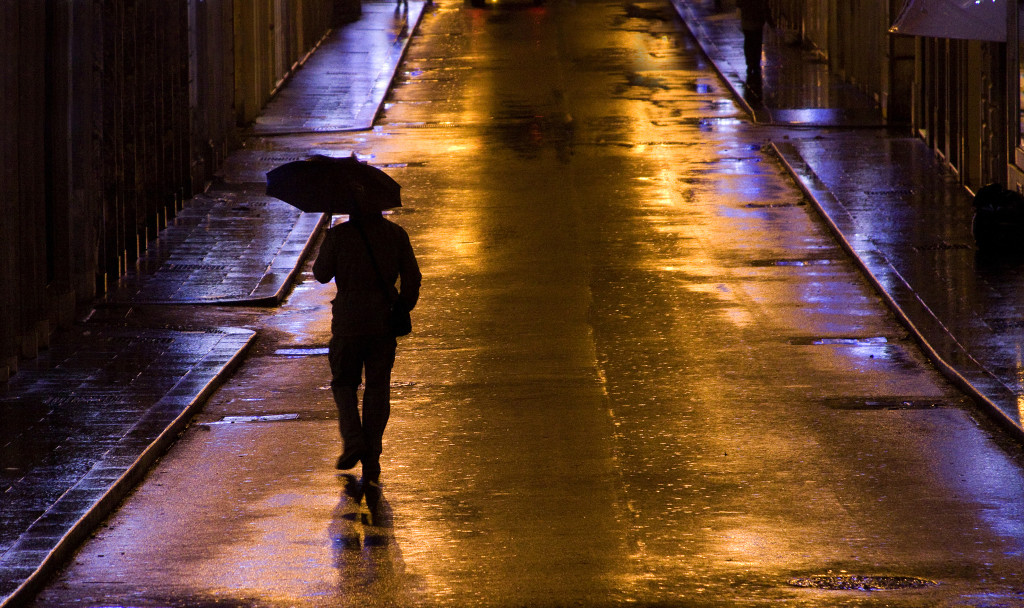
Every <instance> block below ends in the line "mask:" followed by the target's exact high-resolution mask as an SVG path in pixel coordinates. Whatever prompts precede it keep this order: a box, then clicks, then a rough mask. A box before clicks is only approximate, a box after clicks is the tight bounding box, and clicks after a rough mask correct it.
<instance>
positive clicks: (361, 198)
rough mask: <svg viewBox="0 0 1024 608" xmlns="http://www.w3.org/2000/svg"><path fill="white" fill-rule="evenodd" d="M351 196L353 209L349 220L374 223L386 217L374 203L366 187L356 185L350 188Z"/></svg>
mask: <svg viewBox="0 0 1024 608" xmlns="http://www.w3.org/2000/svg"><path fill="white" fill-rule="evenodd" d="M349 196H351V200H352V209H351V213H349V218H350V219H352V220H357V221H372V220H374V219H376V218H381V217H384V216H383V215H382V214H381V211H380V208H379V207H378V206H377V205H376V204H375V203H374V202H373V200H372V199H371V197H370V194H369V192H367V190H366V186H364V185H363V184H360V183H358V182H357V183H354V184H352V186H351V187H350V188H349Z"/></svg>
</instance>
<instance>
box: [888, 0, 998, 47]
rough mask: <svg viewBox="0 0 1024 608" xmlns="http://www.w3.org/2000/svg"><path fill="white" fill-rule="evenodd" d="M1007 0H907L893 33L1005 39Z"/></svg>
mask: <svg viewBox="0 0 1024 608" xmlns="http://www.w3.org/2000/svg"><path fill="white" fill-rule="evenodd" d="M1006 16H1007V15H1006V0H906V4H905V5H904V6H903V11H902V12H901V13H900V16H899V17H898V18H897V19H896V23H894V24H893V26H892V27H891V28H889V32H890V33H892V34H905V35H907V36H930V37H932V38H956V39H959V40H990V41H993V42H1006Z"/></svg>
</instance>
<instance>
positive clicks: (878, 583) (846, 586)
mask: <svg viewBox="0 0 1024 608" xmlns="http://www.w3.org/2000/svg"><path fill="white" fill-rule="evenodd" d="M789 584H790V585H792V586H794V587H805V588H809V589H824V590H827V591H895V590H899V589H921V588H923V587H931V586H934V585H938V583H936V582H935V581H930V580H927V579H923V578H917V577H915V576H861V575H858V574H819V575H815V576H808V577H801V578H793V579H790V580H789Z"/></svg>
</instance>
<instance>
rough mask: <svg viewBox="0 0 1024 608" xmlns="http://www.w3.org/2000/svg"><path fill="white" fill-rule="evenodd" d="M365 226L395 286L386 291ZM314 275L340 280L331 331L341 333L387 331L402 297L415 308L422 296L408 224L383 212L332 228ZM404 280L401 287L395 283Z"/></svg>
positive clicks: (323, 280) (319, 278)
mask: <svg viewBox="0 0 1024 608" xmlns="http://www.w3.org/2000/svg"><path fill="white" fill-rule="evenodd" d="M358 228H362V230H363V232H364V233H365V234H366V238H367V240H368V241H369V242H370V244H371V246H372V247H373V255H374V257H375V258H376V260H377V266H378V267H379V268H380V272H381V274H383V276H384V280H385V282H386V283H387V285H388V287H389V291H390V293H387V294H385V293H384V290H383V289H382V287H381V284H380V281H379V279H378V278H377V273H376V272H375V271H374V269H373V264H372V263H371V261H370V255H369V253H368V252H367V249H366V241H364V240H363V237H362V236H360V234H359V230H358ZM313 276H314V277H316V280H317V281H320V282H321V283H328V282H330V281H331V279H334V283H335V285H336V286H337V288H338V293H337V295H336V296H335V298H334V306H333V319H332V321H331V331H332V332H333V333H334V335H336V336H375V335H386V334H388V333H389V331H388V323H387V318H388V310H389V309H390V305H391V302H392V301H393V300H394V299H395V298H396V297H397V298H398V299H399V300H400V301H401V303H402V304H403V305H404V306H405V307H406V308H408V309H409V310H412V309H413V307H414V306H416V302H417V300H419V297H420V281H421V280H422V275H421V274H420V268H419V265H418V264H417V263H416V256H415V255H414V254H413V251H412V244H411V243H410V242H409V234H408V233H407V232H406V231H405V229H404V228H402V227H401V226H399V225H398V224H395V223H394V222H391V221H389V220H387V219H385V218H384V217H382V216H375V217H370V218H367V219H364V220H361V221H359V222H358V223H357V222H353V221H349V222H345V223H343V224H338V225H337V226H335V227H333V228H331V229H330V230H328V231H327V235H326V236H325V237H324V242H323V244H322V245H320V252H319V253H318V254H317V258H316V261H315V262H314V263H313ZM399 278H400V279H401V290H400V292H398V291H396V290H395V288H394V285H395V281H397V280H398V279H399Z"/></svg>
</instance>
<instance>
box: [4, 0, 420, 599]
mask: <svg viewBox="0 0 1024 608" xmlns="http://www.w3.org/2000/svg"><path fill="white" fill-rule="evenodd" d="M423 11H424V3H423V2H417V1H415V0H414V1H410V2H409V8H408V13H407V14H405V13H403V14H399V13H396V12H395V5H394V4H393V3H390V2H388V3H384V2H379V3H377V2H365V1H364V4H363V16H362V18H361V19H360V20H359V21H357V22H355V23H353V24H350V25H348V26H345V27H344V28H341V29H339V30H336V31H335V32H333V33H332V34H331V35H330V36H329V37H328V38H327V39H326V40H325V41H324V42H323V44H322V45H321V47H320V48H319V49H318V50H317V51H316V52H315V53H314V54H313V55H312V56H311V57H310V58H309V60H308V61H307V62H306V64H305V65H304V66H303V67H302V68H301V70H300V71H299V72H298V73H297V74H296V75H295V77H293V79H292V81H291V82H290V83H289V84H288V86H287V87H286V88H285V90H284V91H282V93H281V94H280V95H278V96H277V97H276V98H275V99H274V100H273V102H272V103H271V104H270V106H269V107H268V109H267V112H266V113H265V114H264V115H263V117H261V119H260V121H258V122H257V124H256V125H254V127H253V129H252V131H251V133H249V134H248V135H249V136H267V135H275V134H278V133H282V132H288V133H302V132H322V131H324V130H361V129H369V128H371V127H372V125H373V121H374V119H375V118H376V116H377V113H378V111H379V108H380V107H381V106H382V104H383V101H384V95H385V94H386V92H387V90H388V87H389V85H390V83H391V80H392V79H393V77H394V74H395V70H396V69H397V67H398V65H399V62H400V61H401V59H402V57H403V55H404V52H405V50H406V48H407V45H408V42H409V36H410V33H411V32H413V31H414V30H415V28H416V26H417V25H418V23H419V20H420V18H421V17H422V15H423ZM339 70H342V71H343V73H342V74H341V76H339ZM317 81H319V82H334V83H335V85H337V86H333V87H331V88H330V89H329V90H326V91H324V90H314V89H316V86H315V84H314V83H316V82H317ZM339 82H340V83H343V85H344V86H341V85H339V84H338V83H339ZM285 91H287V93H286V92H285ZM303 91H305V93H303ZM325 96H329V100H330V104H331V107H330V108H329V117H330V119H329V120H327V119H325V117H324V116H323V115H322V114H323V107H324V106H323V102H324V99H325ZM290 160H295V159H294V158H277V157H275V155H273V154H264V155H263V156H262V157H260V158H253V157H252V155H251V154H249V153H247V152H246V151H245V150H244V149H243V150H240V151H239V152H237V153H236V154H233V155H232V156H231V157H229V159H228V164H229V165H231V164H234V166H235V168H236V170H235V171H234V173H235V174H239V172H238V171H237V168H238V167H240V166H241V167H244V169H245V171H243V172H242V173H240V174H242V175H244V176H246V180H245V181H243V182H242V183H227V182H221V183H218V184H215V185H214V186H212V187H211V188H210V189H209V190H208V191H207V192H206V193H204V194H202V195H199V196H197V197H195V198H194V199H193V200H192V201H190V202H189V205H188V206H187V207H186V209H185V210H184V211H183V212H182V213H181V214H179V216H178V217H177V218H175V221H174V222H173V224H172V225H171V226H169V227H168V228H166V229H165V230H163V231H161V233H160V236H159V239H158V241H157V242H156V243H154V244H153V245H152V246H151V247H150V248H149V250H148V251H147V252H146V255H145V256H144V257H143V258H142V259H140V260H139V263H138V265H137V267H136V269H134V270H133V271H132V272H131V273H129V274H128V275H127V276H125V277H123V278H122V279H121V280H120V281H119V283H118V285H116V286H113V288H112V289H111V291H110V293H109V294H108V296H107V297H106V298H105V300H104V301H103V302H100V303H98V305H97V309H96V310H95V311H94V312H93V314H92V315H90V317H89V318H88V319H86V320H84V321H83V322H81V323H78V324H76V325H75V326H74V327H73V328H72V329H71V330H69V331H66V332H62V333H61V334H60V335H58V336H56V337H55V339H54V340H53V344H52V345H51V348H50V349H49V350H47V351H45V352H43V353H42V354H41V355H40V356H39V357H38V358H37V359H35V360H33V361H28V362H24V364H23V366H22V368H21V369H20V370H19V372H18V373H17V374H16V375H15V376H14V377H12V378H11V380H10V381H9V382H7V383H6V384H5V385H3V386H0V420H3V424H2V426H0V462H2V465H3V466H2V476H0V494H2V502H0V606H4V607H6V606H12V605H17V604H19V603H21V602H23V601H25V600H26V599H28V598H30V597H31V595H32V593H33V592H34V591H35V590H36V589H37V588H38V586H39V585H40V584H42V583H43V582H45V580H46V578H47V576H48V575H50V574H51V573H52V572H54V570H55V569H57V568H59V567H60V565H61V564H62V563H64V562H65V561H66V560H67V559H69V558H70V557H71V556H72V555H73V554H74V552H75V550H76V549H77V548H78V546H79V545H80V544H81V542H82V541H84V540H85V539H86V538H87V537H88V535H89V534H90V533H91V532H92V530H93V529H95V527H96V526H97V525H99V524H100V523H102V521H103V520H104V519H105V518H106V516H107V515H108V514H109V513H110V512H111V511H112V510H113V509H115V508H116V507H117V505H118V504H119V503H120V502H121V500H122V499H123V498H124V497H125V496H126V495H127V494H128V493H129V492H130V491H131V489H132V488H133V487H134V486H135V485H136V484H137V483H139V481H141V479H142V478H143V477H144V475H145V474H146V471H147V470H148V469H149V468H150V466H151V465H152V464H153V463H154V462H155V460H156V459H157V458H158V457H159V456H160V455H161V454H162V453H163V452H164V451H165V450H166V449H167V448H168V447H169V446H170V445H171V443H172V442H173V441H174V439H175V437H176V436H177V434H178V433H180V432H181V430H183V429H184V427H185V426H186V425H187V424H188V421H189V419H190V418H191V417H192V416H193V415H194V414H195V413H196V412H197V411H198V410H199V408H201V407H202V405H203V403H204V401H205V400H206V399H207V398H208V397H209V395H210V394H212V392H213V391H214V390H215V389H216V387H217V386H218V385H219V384H220V383H221V382H222V381H223V380H224V379H225V378H226V377H227V376H229V375H230V374H231V372H232V371H233V369H234V368H235V367H236V366H237V365H238V363H239V362H240V361H241V359H242V357H244V355H245V352H246V350H247V349H248V348H249V347H250V346H251V345H252V343H253V342H254V340H255V338H256V334H255V332H253V331H251V330H249V329H242V328H237V327H207V326H205V324H206V323H209V319H216V320H220V321H221V322H224V321H223V320H224V319H228V321H226V323H229V324H230V323H231V322H236V323H243V322H244V314H238V315H232V314H230V312H228V313H223V312H222V313H217V314H212V313H211V314H206V315H204V314H203V313H201V312H199V311H202V310H213V309H211V308H209V307H207V306H203V305H209V304H217V305H221V306H225V305H235V306H248V307H252V306H274V305H276V304H278V303H280V302H281V301H282V300H283V298H284V297H285V295H286V294H287V293H288V290H289V289H290V288H291V284H292V282H293V281H294V279H295V276H296V274H297V272H298V271H299V269H300V268H301V265H302V261H303V259H304V258H305V257H306V255H307V254H308V253H309V251H310V248H311V247H312V245H313V243H314V241H315V238H316V235H317V234H318V231H319V229H320V225H321V223H322V222H323V217H322V216H321V215H320V214H304V213H299V212H298V211H296V210H295V209H294V208H292V207H291V206H290V205H287V204H285V203H282V202H280V201H277V200H276V199H272V198H269V197H267V196H265V195H264V194H263V177H262V176H263V174H264V173H265V172H266V171H268V170H269V169H271V168H273V167H275V166H277V165H279V164H282V163H284V162H288V161H290ZM139 305H153V306H157V307H160V306H163V305H178V306H183V307H185V308H184V309H182V308H178V309H177V310H179V311H181V310H184V311H185V312H184V316H182V315H178V316H179V317H180V318H183V319H184V318H191V319H193V320H192V321H188V322H187V323H188V324H189V325H188V326H187V327H185V326H182V327H173V328H169V327H168V326H167V325H166V324H164V323H160V322H158V321H154V319H156V318H158V317H160V316H161V315H160V314H149V315H147V314H145V313H141V314H137V313H136V310H137V307H138V306H139ZM188 307H192V308H191V309H189V308H188ZM228 310H230V309H228ZM238 310H239V311H241V310H242V309H238ZM170 316H172V317H173V316H174V315H170ZM203 319H207V321H204V320H203ZM232 320H234V321H232ZM147 323H150V324H151V325H152V326H149V325H147ZM182 323H183V324H185V323H186V321H182Z"/></svg>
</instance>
